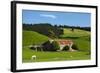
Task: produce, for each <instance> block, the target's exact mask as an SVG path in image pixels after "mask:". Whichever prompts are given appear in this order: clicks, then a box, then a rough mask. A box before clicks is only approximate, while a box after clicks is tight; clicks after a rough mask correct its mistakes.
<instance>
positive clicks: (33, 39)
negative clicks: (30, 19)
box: [23, 30, 49, 46]
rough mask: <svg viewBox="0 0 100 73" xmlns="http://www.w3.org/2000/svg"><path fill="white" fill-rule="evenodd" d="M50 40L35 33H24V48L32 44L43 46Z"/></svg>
mask: <svg viewBox="0 0 100 73" xmlns="http://www.w3.org/2000/svg"><path fill="white" fill-rule="evenodd" d="M48 39H49V38H48V37H47V36H45V35H42V34H40V33H38V32H35V31H25V30H24V31H23V46H29V45H32V44H41V43H44V42H45V41H47V40H48Z"/></svg>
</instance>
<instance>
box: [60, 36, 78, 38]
mask: <svg viewBox="0 0 100 73" xmlns="http://www.w3.org/2000/svg"><path fill="white" fill-rule="evenodd" d="M59 38H60V39H78V38H80V37H71V36H70V37H59Z"/></svg>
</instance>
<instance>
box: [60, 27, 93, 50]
mask: <svg viewBox="0 0 100 73" xmlns="http://www.w3.org/2000/svg"><path fill="white" fill-rule="evenodd" d="M90 35H91V34H90V32H89V31H85V30H80V29H75V30H74V31H73V32H72V31H71V29H68V28H67V29H66V28H64V34H63V35H61V36H60V38H62V39H71V40H73V41H74V43H75V44H77V46H78V47H79V50H82V51H90V41H91V37H90Z"/></svg>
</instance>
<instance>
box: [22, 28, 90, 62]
mask: <svg viewBox="0 0 100 73" xmlns="http://www.w3.org/2000/svg"><path fill="white" fill-rule="evenodd" d="M90 35H91V34H90V32H89V31H85V30H79V29H75V30H74V31H71V29H64V34H63V35H61V36H60V37H59V38H58V39H71V40H73V42H74V43H75V44H76V45H77V46H78V48H79V50H78V51H76V52H69V51H61V52H56V51H55V52H44V51H38V52H37V51H34V50H31V49H29V48H28V47H25V46H29V45H32V44H42V43H44V42H45V41H47V40H48V39H49V37H47V36H45V35H42V34H39V33H37V32H33V31H23V42H22V43H23V51H22V58H23V59H22V61H23V62H25V63H27V62H45V61H67V60H87V59H90V55H91V53H90V50H91V49H90V48H91V47H90V41H91V40H90V39H91V37H90ZM32 55H36V56H37V58H36V60H32V59H31V57H32Z"/></svg>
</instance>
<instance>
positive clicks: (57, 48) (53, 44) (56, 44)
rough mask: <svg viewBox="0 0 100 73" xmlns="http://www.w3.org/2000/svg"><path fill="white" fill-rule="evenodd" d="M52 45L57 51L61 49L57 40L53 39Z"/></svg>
mask: <svg viewBox="0 0 100 73" xmlns="http://www.w3.org/2000/svg"><path fill="white" fill-rule="evenodd" d="M52 46H53V51H57V50H59V49H60V46H59V44H58V42H57V41H53V42H52Z"/></svg>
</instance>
